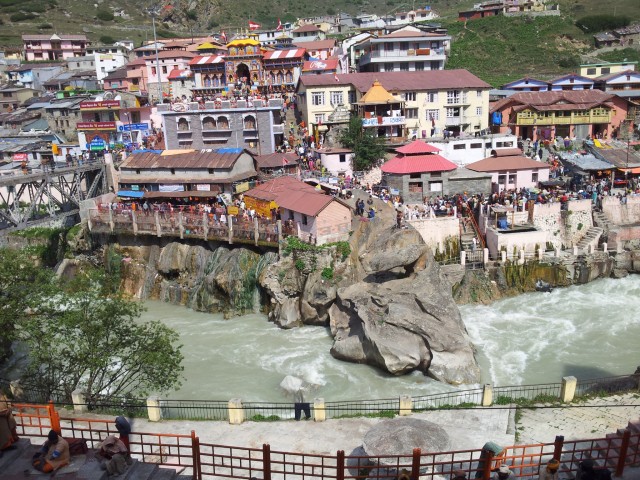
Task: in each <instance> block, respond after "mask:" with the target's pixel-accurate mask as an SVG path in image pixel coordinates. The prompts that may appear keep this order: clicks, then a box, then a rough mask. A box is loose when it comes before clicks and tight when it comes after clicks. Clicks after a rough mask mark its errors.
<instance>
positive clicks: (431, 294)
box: [329, 259, 480, 384]
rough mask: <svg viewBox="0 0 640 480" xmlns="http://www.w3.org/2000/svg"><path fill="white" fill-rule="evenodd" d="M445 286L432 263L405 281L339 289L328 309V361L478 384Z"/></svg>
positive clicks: (475, 367) (467, 344) (477, 372)
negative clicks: (330, 336) (331, 337)
mask: <svg viewBox="0 0 640 480" xmlns="http://www.w3.org/2000/svg"><path fill="white" fill-rule="evenodd" d="M445 286H446V283H445V282H444V279H443V278H442V276H441V274H440V271H439V267H438V266H437V265H436V264H435V262H434V261H433V259H430V261H428V262H426V265H425V268H424V269H422V270H420V271H418V272H415V273H411V274H410V275H408V276H407V277H404V278H395V279H391V280H388V281H386V282H383V283H367V282H358V283H356V284H354V285H351V286H349V287H346V288H342V289H339V290H338V292H337V298H336V301H335V303H334V304H333V305H332V307H331V308H330V309H329V317H330V325H331V331H332V334H333V335H334V344H333V347H332V348H331V353H332V355H333V356H335V357H336V358H339V359H342V360H347V361H352V362H358V363H368V364H371V365H375V366H377V367H379V368H381V369H383V370H385V371H387V372H389V373H391V374H394V375H401V374H404V373H408V372H410V371H412V370H416V369H417V370H420V371H422V372H424V373H425V374H428V375H429V376H431V377H433V378H435V379H437V380H440V381H444V382H448V383H451V384H461V383H477V382H479V381H480V370H479V368H478V365H477V363H476V360H475V357H474V351H473V348H472V347H471V344H470V341H469V338H468V335H467V332H466V329H465V327H464V324H463V323H462V319H461V317H460V313H459V311H458V308H457V306H456V304H455V303H454V301H453V298H452V297H451V292H450V290H449V289H448V288H446V287H445Z"/></svg>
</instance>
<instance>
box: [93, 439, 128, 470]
mask: <svg viewBox="0 0 640 480" xmlns="http://www.w3.org/2000/svg"><path fill="white" fill-rule="evenodd" d="M98 455H99V456H100V457H102V462H101V464H100V468H102V469H103V470H106V471H107V472H108V473H109V475H122V474H123V473H124V472H125V471H126V470H127V466H128V465H131V463H132V460H131V455H129V450H128V449H127V447H126V445H125V444H124V443H123V442H122V440H120V439H119V438H117V437H116V436H115V435H109V436H108V437H107V438H105V439H104V441H103V442H102V443H101V444H100V451H99V452H98Z"/></svg>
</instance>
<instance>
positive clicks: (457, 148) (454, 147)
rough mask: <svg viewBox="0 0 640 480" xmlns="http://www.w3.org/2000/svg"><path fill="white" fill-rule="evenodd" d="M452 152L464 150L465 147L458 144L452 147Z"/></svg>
mask: <svg viewBox="0 0 640 480" xmlns="http://www.w3.org/2000/svg"><path fill="white" fill-rule="evenodd" d="M453 149H454V150H466V149H467V146H466V145H465V144H464V143H458V144H457V145H454V146H453Z"/></svg>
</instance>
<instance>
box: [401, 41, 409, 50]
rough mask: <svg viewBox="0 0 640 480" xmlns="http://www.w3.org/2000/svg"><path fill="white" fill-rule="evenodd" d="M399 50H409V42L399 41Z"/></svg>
mask: <svg viewBox="0 0 640 480" xmlns="http://www.w3.org/2000/svg"><path fill="white" fill-rule="evenodd" d="M400 50H409V42H400Z"/></svg>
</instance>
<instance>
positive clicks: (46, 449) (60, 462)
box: [31, 430, 70, 473]
mask: <svg viewBox="0 0 640 480" xmlns="http://www.w3.org/2000/svg"><path fill="white" fill-rule="evenodd" d="M69 458H70V453H69V444H68V443H67V441H66V440H65V439H64V438H62V437H61V436H60V435H58V433H57V432H56V431H55V430H50V431H49V434H48V435H47V441H46V442H44V444H43V445H42V448H41V449H40V451H38V452H36V454H35V455H34V456H33V459H32V462H31V464H32V465H33V468H35V469H36V470H40V471H41V472H44V473H50V472H54V471H56V470H58V469H59V468H61V467H64V466H65V465H68V464H69Z"/></svg>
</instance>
